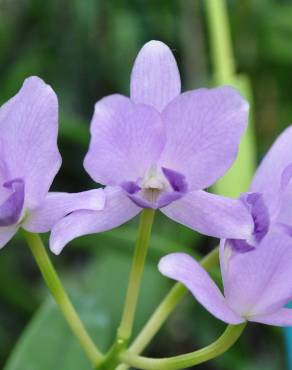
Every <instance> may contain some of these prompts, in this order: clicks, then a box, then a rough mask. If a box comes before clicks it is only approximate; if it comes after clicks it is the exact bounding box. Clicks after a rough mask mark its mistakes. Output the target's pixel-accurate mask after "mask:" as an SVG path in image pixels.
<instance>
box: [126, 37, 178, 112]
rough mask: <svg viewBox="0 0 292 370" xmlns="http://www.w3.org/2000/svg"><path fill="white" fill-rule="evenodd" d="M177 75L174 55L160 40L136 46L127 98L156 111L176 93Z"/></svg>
mask: <svg viewBox="0 0 292 370" xmlns="http://www.w3.org/2000/svg"><path fill="white" fill-rule="evenodd" d="M180 88H181V83H180V75H179V70H178V68H177V64H176V61H175V59H174V56H173V54H172V52H171V50H170V49H169V47H168V46H167V45H165V44H164V43H162V42H161V41H154V40H153V41H150V42H148V43H147V44H145V45H144V46H143V48H142V49H141V50H140V52H139V54H138V56H137V58H136V60H135V64H134V67H133V70H132V75H131V99H133V100H134V101H135V102H137V103H143V104H147V105H151V106H153V107H154V108H156V109H157V110H158V111H162V110H163V108H164V107H165V106H166V105H167V104H168V103H169V102H170V101H171V100H172V99H173V98H175V97H176V96H178V95H179V94H180Z"/></svg>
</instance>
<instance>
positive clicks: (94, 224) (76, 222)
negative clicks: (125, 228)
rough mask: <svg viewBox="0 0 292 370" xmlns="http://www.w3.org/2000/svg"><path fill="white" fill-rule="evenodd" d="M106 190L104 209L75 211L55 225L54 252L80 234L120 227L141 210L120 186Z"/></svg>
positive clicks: (60, 249) (59, 250) (53, 234)
mask: <svg viewBox="0 0 292 370" xmlns="http://www.w3.org/2000/svg"><path fill="white" fill-rule="evenodd" d="M104 191H105V193H106V201H105V207H104V209H103V210H101V211H76V212H73V213H71V214H70V215H68V216H66V217H64V218H63V219H62V220H61V221H60V222H58V223H57V224H56V225H55V226H54V227H53V229H52V232H51V237H50V248H51V250H52V252H54V253H55V254H59V253H60V252H61V251H62V249H63V248H64V246H65V245H66V244H67V243H69V242H70V241H71V240H73V239H75V238H77V237H79V236H82V235H88V234H93V233H99V232H102V231H107V230H110V229H113V228H115V227H118V226H120V225H122V224H123V223H125V222H127V221H128V220H130V219H131V218H133V217H135V216H136V215H137V214H138V213H139V212H140V211H141V208H139V207H137V206H136V205H135V204H134V203H133V202H132V201H131V200H130V199H129V198H128V197H127V196H126V195H125V193H124V192H123V191H122V190H121V189H119V188H118V187H116V188H110V187H108V188H105V189H104Z"/></svg>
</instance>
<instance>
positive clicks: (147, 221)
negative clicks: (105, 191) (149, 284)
mask: <svg viewBox="0 0 292 370" xmlns="http://www.w3.org/2000/svg"><path fill="white" fill-rule="evenodd" d="M154 214H155V210H153V209H149V208H146V209H144V210H143V211H142V214H141V216H140V225H139V230H138V237H137V242H136V247H135V253H134V257H133V263H132V268H131V272H130V277H129V285H128V291H127V296H126V301H125V306H124V311H123V316H122V320H121V324H120V326H119V328H118V339H119V340H122V341H128V339H129V338H130V337H131V334H132V328H133V322H134V316H135V312H136V307H137V301H138V296H139V290H140V284H141V278H142V274H143V271H144V264H145V259H146V256H147V251H148V244H149V239H150V235H151V229H152V224H153V220H154Z"/></svg>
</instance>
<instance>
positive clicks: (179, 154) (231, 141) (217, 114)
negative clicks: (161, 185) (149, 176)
mask: <svg viewBox="0 0 292 370" xmlns="http://www.w3.org/2000/svg"><path fill="white" fill-rule="evenodd" d="M247 118H248V104H247V102H246V101H245V100H244V99H243V98H242V97H241V96H240V95H239V93H238V92H237V91H236V90H234V89H233V88H231V87H226V86H225V87H219V88H215V89H199V90H194V91H189V92H186V93H183V94H181V95H180V96H178V97H177V98H175V99H174V100H173V101H172V102H171V103H169V104H168V105H167V107H166V108H165V109H164V110H163V112H162V119H163V121H164V124H165V127H166V135H167V142H166V146H165V148H164V150H163V154H162V157H161V160H160V162H161V165H162V166H163V167H167V168H171V169H172V170H175V171H177V172H180V173H182V174H183V175H185V176H186V178H187V183H188V185H189V187H190V189H191V190H199V189H205V188H207V187H209V186H210V185H212V184H213V183H214V182H215V181H216V180H217V179H218V178H219V177H220V176H222V175H223V174H224V173H225V172H226V171H227V169H228V168H229V167H230V166H231V165H232V163H233V161H234V160H235V158H236V155H237V151H238V145H239V141H240V138H241V136H242V134H243V132H244V130H245V128H246V125H247Z"/></svg>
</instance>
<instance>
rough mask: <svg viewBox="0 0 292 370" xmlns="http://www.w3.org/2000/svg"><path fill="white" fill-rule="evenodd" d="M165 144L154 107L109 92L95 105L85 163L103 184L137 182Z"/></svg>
mask: <svg viewBox="0 0 292 370" xmlns="http://www.w3.org/2000/svg"><path fill="white" fill-rule="evenodd" d="M164 143H165V134H164V128H163V126H162V122H161V118H160V115H159V113H158V112H157V111H155V109H154V108H151V107H148V106H143V105H141V104H135V103H133V102H132V101H131V100H130V99H129V98H127V97H125V96H122V95H111V96H108V97H106V98H104V99H102V100H100V101H99V102H97V103H96V105H95V112H94V116H93V119H92V122H91V142H90V147H89V151H88V153H87V155H86V157H85V161H84V166H85V169H86V171H87V172H88V173H89V174H90V176H91V177H92V178H93V179H94V180H95V181H96V182H98V183H101V184H104V185H119V184H121V183H122V182H124V181H136V180H137V179H138V178H139V177H143V176H144V175H145V172H146V171H147V170H148V169H149V168H150V167H151V166H152V165H153V164H155V162H156V161H157V160H158V158H159V156H160V154H161V151H162V149H163V146H164Z"/></svg>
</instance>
